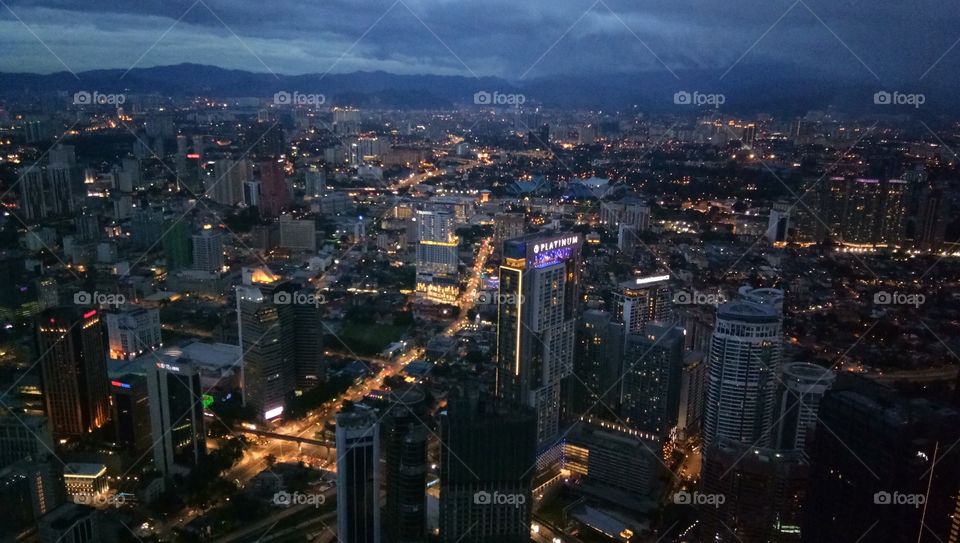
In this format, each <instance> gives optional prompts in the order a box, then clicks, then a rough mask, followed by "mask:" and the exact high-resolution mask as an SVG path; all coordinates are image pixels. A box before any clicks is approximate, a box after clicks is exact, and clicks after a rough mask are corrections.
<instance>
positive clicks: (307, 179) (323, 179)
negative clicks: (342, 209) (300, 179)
mask: <svg viewBox="0 0 960 543" xmlns="http://www.w3.org/2000/svg"><path fill="white" fill-rule="evenodd" d="M304 185H305V191H306V194H305V196H306V198H307V199H313V198H319V197H321V196H323V195H324V194H326V193H327V176H326V173H325V172H324V171H323V169H322V168H317V166H316V165H312V166H310V169H309V170H307V171H306V172H304Z"/></svg>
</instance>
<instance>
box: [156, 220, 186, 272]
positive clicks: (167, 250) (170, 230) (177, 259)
mask: <svg viewBox="0 0 960 543" xmlns="http://www.w3.org/2000/svg"><path fill="white" fill-rule="evenodd" d="M190 241H191V234H190V225H189V224H187V223H185V222H184V221H183V220H180V219H176V220H172V221H167V222H166V224H164V227H163V252H164V254H165V255H166V259H167V268H168V269H170V270H182V269H184V268H189V267H190V265H191V264H192V255H193V253H192V252H191V250H190Z"/></svg>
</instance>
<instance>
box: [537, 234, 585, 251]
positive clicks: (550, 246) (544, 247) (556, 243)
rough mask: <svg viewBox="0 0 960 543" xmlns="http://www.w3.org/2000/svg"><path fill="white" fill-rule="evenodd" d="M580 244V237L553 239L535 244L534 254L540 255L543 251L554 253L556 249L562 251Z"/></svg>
mask: <svg viewBox="0 0 960 543" xmlns="http://www.w3.org/2000/svg"><path fill="white" fill-rule="evenodd" d="M578 243H580V236H567V237H564V238H557V239H552V240H549V241H544V242H541V243H536V244H534V246H533V254H539V253H541V252H543V251H552V250H554V249H562V248H564V247H570V246H571V245H576V244H578Z"/></svg>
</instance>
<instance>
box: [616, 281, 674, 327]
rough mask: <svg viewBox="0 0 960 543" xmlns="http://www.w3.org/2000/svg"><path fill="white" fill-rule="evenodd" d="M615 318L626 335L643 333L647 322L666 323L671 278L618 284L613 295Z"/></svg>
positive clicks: (669, 311)
mask: <svg viewBox="0 0 960 543" xmlns="http://www.w3.org/2000/svg"><path fill="white" fill-rule="evenodd" d="M613 296H614V298H613V300H614V302H613V314H614V318H616V319H617V320H618V321H620V322H622V323H623V324H624V325H625V326H626V333H627V334H644V333H645V332H646V326H647V323H649V322H654V321H658V322H668V321H669V320H670V315H671V309H670V308H671V294H670V276H669V275H657V276H651V277H638V278H636V279H633V280H630V281H626V282H623V283H620V288H619V289H617V290H616V291H615V292H614V294H613Z"/></svg>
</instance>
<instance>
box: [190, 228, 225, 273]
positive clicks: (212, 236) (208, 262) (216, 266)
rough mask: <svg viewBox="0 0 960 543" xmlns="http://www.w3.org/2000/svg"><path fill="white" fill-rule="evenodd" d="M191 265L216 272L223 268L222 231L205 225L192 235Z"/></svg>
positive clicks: (198, 268)
mask: <svg viewBox="0 0 960 543" xmlns="http://www.w3.org/2000/svg"><path fill="white" fill-rule="evenodd" d="M193 267H194V269H197V270H203V271H208V272H211V273H218V272H219V271H220V270H221V269H222V268H223V232H221V231H220V229H218V228H213V227H212V226H209V225H206V226H204V227H203V230H201V231H200V233H199V234H194V235H193Z"/></svg>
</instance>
